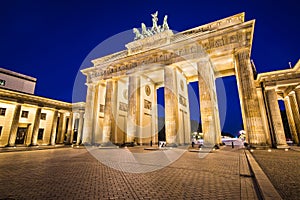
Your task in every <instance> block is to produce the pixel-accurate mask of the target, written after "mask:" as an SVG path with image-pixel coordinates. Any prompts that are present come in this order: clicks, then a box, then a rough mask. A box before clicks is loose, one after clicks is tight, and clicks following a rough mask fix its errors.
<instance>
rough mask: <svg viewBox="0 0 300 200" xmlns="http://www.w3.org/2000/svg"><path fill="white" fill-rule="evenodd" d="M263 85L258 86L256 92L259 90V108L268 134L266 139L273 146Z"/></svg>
mask: <svg viewBox="0 0 300 200" xmlns="http://www.w3.org/2000/svg"><path fill="white" fill-rule="evenodd" d="M263 87H264V86H261V87H259V88H256V92H257V97H258V101H259V108H260V112H261V116H262V119H263V126H264V131H265V135H266V141H267V144H268V145H269V146H272V141H271V134H270V128H269V124H268V123H269V122H268V115H267V110H266V109H267V106H268V105H266V104H267V103H265V99H266V98H265V95H264V94H263Z"/></svg>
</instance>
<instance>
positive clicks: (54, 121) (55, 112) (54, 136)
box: [50, 110, 58, 145]
mask: <svg viewBox="0 0 300 200" xmlns="http://www.w3.org/2000/svg"><path fill="white" fill-rule="evenodd" d="M57 118H58V110H55V111H54V113H53V119H52V129H51V138H50V144H51V145H55V138H56V134H57V133H56V129H57Z"/></svg>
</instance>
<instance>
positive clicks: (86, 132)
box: [82, 83, 95, 144]
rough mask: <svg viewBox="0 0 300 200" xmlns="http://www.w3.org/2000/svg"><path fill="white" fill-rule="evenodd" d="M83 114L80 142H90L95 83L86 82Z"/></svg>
mask: <svg viewBox="0 0 300 200" xmlns="http://www.w3.org/2000/svg"><path fill="white" fill-rule="evenodd" d="M87 86H88V88H87V94H86V104H85V115H84V124H83V133H82V143H86V144H91V142H92V134H93V131H94V130H93V126H94V101H95V85H94V84H92V83H90V84H87Z"/></svg>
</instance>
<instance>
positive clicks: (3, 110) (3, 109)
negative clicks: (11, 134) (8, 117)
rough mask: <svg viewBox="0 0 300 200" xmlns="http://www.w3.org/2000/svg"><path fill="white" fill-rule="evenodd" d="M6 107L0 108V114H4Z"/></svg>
mask: <svg viewBox="0 0 300 200" xmlns="http://www.w3.org/2000/svg"><path fill="white" fill-rule="evenodd" d="M5 112H6V108H0V116H5Z"/></svg>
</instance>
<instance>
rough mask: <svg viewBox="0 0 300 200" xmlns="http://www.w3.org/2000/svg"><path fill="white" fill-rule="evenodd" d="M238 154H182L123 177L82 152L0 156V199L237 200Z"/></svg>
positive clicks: (48, 152) (46, 151)
mask: <svg viewBox="0 0 300 200" xmlns="http://www.w3.org/2000/svg"><path fill="white" fill-rule="evenodd" d="M239 157H240V151H239V150H237V149H231V148H228V147H225V148H223V149H222V150H218V151H215V152H214V153H209V154H208V155H207V156H206V157H205V158H201V159H200V158H199V153H195V152H186V153H184V154H183V156H181V157H180V158H179V159H178V160H177V161H175V162H174V163H172V164H171V165H169V166H168V167H165V168H163V169H160V170H157V171H154V172H149V173H125V172H122V171H118V170H115V169H112V168H109V167H107V166H105V165H103V164H102V163H100V162H99V161H98V160H96V159H95V158H94V157H92V156H91V155H90V154H89V153H88V152H87V151H86V150H85V149H72V148H70V149H66V148H65V149H55V150H43V151H26V152H9V153H1V154H0V199H240V198H241V176H240V172H239Z"/></svg>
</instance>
